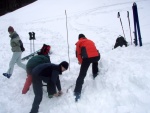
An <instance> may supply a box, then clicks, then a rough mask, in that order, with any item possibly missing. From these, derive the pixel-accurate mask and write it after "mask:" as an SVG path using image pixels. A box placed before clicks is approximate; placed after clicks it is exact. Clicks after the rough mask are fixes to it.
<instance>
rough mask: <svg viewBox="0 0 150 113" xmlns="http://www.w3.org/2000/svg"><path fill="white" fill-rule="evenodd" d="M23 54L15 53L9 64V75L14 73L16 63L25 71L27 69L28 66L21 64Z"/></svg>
mask: <svg viewBox="0 0 150 113" xmlns="http://www.w3.org/2000/svg"><path fill="white" fill-rule="evenodd" d="M21 54H22V52H13V55H12V58H11V60H10V63H9V69H8V71H7V73H8V74H12V73H13V70H14V65H15V63H16V64H17V65H18V66H19V67H21V68H23V69H24V70H25V69H26V65H25V64H23V63H22V62H21Z"/></svg>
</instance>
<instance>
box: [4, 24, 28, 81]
mask: <svg viewBox="0 0 150 113" xmlns="http://www.w3.org/2000/svg"><path fill="white" fill-rule="evenodd" d="M8 32H9V34H10V35H9V37H10V38H11V40H10V46H11V50H12V52H13V55H12V58H11V60H10V63H9V69H8V71H7V72H6V73H3V75H4V76H5V77H7V78H10V77H11V75H12V73H13V70H14V65H15V63H16V64H17V65H18V66H19V67H21V68H23V69H24V70H25V69H26V65H25V64H23V63H22V62H21V55H22V52H23V51H24V50H25V48H24V47H23V43H22V41H21V39H20V37H19V35H18V34H17V33H16V31H15V30H14V28H13V27H12V26H9V27H8Z"/></svg>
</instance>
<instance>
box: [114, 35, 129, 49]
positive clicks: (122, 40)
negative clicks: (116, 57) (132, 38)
mask: <svg viewBox="0 0 150 113" xmlns="http://www.w3.org/2000/svg"><path fill="white" fill-rule="evenodd" d="M123 45H125V47H127V46H128V42H127V41H126V40H125V38H124V37H123V36H121V35H120V36H119V37H118V38H117V39H116V43H115V45H114V49H115V48H117V47H118V46H120V47H122V46H123Z"/></svg>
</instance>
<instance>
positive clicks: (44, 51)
mask: <svg viewBox="0 0 150 113" xmlns="http://www.w3.org/2000/svg"><path fill="white" fill-rule="evenodd" d="M50 48H51V46H50V45H46V44H43V46H42V48H41V50H40V52H38V55H48V54H49V52H50Z"/></svg>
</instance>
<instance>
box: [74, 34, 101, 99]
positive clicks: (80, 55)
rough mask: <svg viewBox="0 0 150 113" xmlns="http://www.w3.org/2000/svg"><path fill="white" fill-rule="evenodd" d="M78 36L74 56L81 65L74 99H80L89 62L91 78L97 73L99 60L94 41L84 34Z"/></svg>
mask: <svg viewBox="0 0 150 113" xmlns="http://www.w3.org/2000/svg"><path fill="white" fill-rule="evenodd" d="M78 38H79V40H78V42H77V43H76V57H77V59H78V62H79V64H81V67H80V72H79V76H78V78H77V80H76V85H75V89H74V95H75V96H76V98H75V101H78V99H80V96H81V90H82V85H83V83H84V78H85V76H86V73H87V70H88V68H89V66H90V64H92V74H93V78H95V77H96V76H97V75H98V61H99V60H100V53H99V51H98V50H97V48H96V46H95V43H94V42H93V41H92V40H89V39H87V38H86V37H85V35H84V34H79V36H78Z"/></svg>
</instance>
